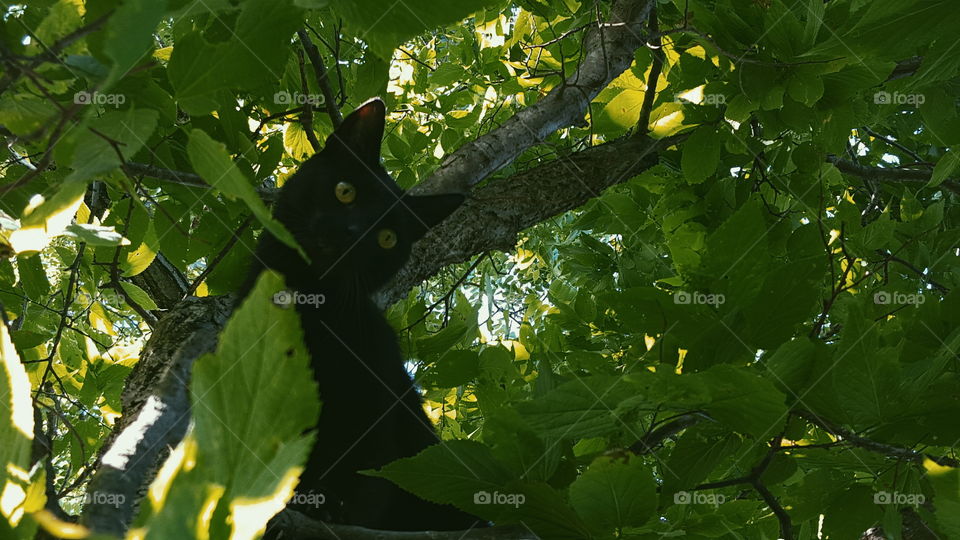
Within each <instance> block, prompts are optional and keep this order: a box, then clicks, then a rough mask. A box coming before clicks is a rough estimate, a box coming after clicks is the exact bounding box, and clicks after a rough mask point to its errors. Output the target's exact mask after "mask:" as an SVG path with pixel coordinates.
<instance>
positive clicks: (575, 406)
mask: <svg viewBox="0 0 960 540" xmlns="http://www.w3.org/2000/svg"><path fill="white" fill-rule="evenodd" d="M633 395H634V389H633V388H632V386H631V385H630V384H629V383H627V382H625V381H624V380H622V379H621V378H620V377H612V376H595V377H582V378H577V379H575V380H572V381H569V382H566V383H564V384H561V385H560V386H558V387H557V388H555V389H554V390H551V391H550V392H548V393H547V394H545V395H543V396H540V397H539V398H537V399H536V400H534V401H528V402H524V403H519V404H517V410H518V411H519V412H520V415H521V416H522V417H523V418H524V419H525V420H526V422H527V423H528V424H529V425H530V427H532V428H533V429H534V430H536V431H537V432H539V433H541V434H542V435H545V436H549V437H555V438H569V439H577V438H584V437H599V436H603V435H608V434H610V433H611V432H613V431H616V430H617V429H619V428H620V426H621V423H620V420H619V419H618V417H617V415H616V414H615V413H614V411H615V410H616V408H617V406H618V405H619V404H620V403H621V402H622V401H624V400H626V399H627V398H630V397H632V396H633Z"/></svg>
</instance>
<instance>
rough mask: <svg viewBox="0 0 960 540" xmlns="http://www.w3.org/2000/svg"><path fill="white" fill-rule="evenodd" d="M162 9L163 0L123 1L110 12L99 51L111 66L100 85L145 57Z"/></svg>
mask: <svg viewBox="0 0 960 540" xmlns="http://www.w3.org/2000/svg"><path fill="white" fill-rule="evenodd" d="M165 10H166V1H165V0H127V1H125V2H123V3H122V4H120V6H119V7H117V9H116V11H115V12H114V13H113V14H112V15H110V19H109V21H108V23H107V29H106V34H107V37H106V39H104V42H103V52H104V53H106V55H107V56H109V57H110V58H111V59H112V60H113V67H112V68H111V69H110V76H109V77H108V78H107V80H106V81H105V82H104V83H103V87H109V86H110V85H111V84H113V82H114V81H117V80H118V79H120V78H122V77H123V76H125V75H126V74H127V73H128V72H129V71H130V70H131V69H133V68H134V67H135V66H136V65H137V64H139V63H140V62H143V61H145V60H148V59H149V53H150V51H151V50H152V49H153V43H154V38H153V33H154V30H155V29H156V27H157V24H158V23H159V22H160V19H161V17H163V13H164V11H165Z"/></svg>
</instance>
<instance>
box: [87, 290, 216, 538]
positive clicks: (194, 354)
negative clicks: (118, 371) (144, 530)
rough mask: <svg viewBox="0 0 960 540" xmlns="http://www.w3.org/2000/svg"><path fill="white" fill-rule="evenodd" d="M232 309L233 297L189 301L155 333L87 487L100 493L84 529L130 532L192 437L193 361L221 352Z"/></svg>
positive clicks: (131, 377) (89, 509)
mask: <svg viewBox="0 0 960 540" xmlns="http://www.w3.org/2000/svg"><path fill="white" fill-rule="evenodd" d="M232 308H233V299H232V298H231V297H207V298H202V299H198V298H188V299H187V300H185V301H183V302H181V303H180V304H179V305H178V306H177V307H176V308H175V309H173V310H171V312H170V313H169V314H167V316H166V317H164V318H163V319H162V320H161V321H160V323H159V324H158V325H157V327H156V328H155V329H154V333H153V337H152V338H151V339H150V342H149V343H148V344H147V347H146V348H145V349H144V352H143V355H142V356H141V358H140V361H139V362H138V363H137V365H136V367H134V370H133V372H132V373H131V374H130V375H129V376H128V377H127V381H126V383H125V385H124V389H123V394H122V395H121V403H122V404H123V416H121V417H120V419H119V420H118V421H117V425H116V426H115V427H114V430H113V433H112V434H111V436H110V437H109V438H108V439H107V441H106V442H104V444H103V447H102V449H101V454H100V456H99V457H98V460H97V464H96V469H97V472H96V473H95V474H94V476H93V478H92V479H91V481H90V484H89V485H88V486H87V493H96V494H97V495H98V496H97V497H93V498H92V502H91V503H90V504H88V505H87V506H86V507H85V508H84V509H83V514H82V517H81V522H82V523H83V524H85V525H87V526H89V527H90V528H92V529H94V530H95V531H97V532H103V533H108V534H113V535H114V536H123V535H124V534H125V531H126V530H127V527H128V526H129V524H130V522H131V521H132V520H133V518H134V516H135V515H136V511H137V508H138V507H139V503H140V499H141V498H142V495H143V493H144V492H145V490H146V487H147V486H148V485H149V483H150V481H151V480H152V479H153V477H154V476H155V474H156V471H157V469H158V468H159V467H160V465H161V464H162V463H163V460H164V459H166V457H167V455H168V454H169V452H170V450H171V449H172V448H173V447H175V446H176V445H177V444H179V443H180V440H181V439H182V438H183V436H184V434H185V433H186V430H187V424H188V423H189V422H190V394H189V391H188V385H189V381H190V373H191V369H192V367H193V361H194V360H195V359H197V358H198V357H200V356H201V355H203V354H204V353H207V352H211V351H213V350H214V348H215V347H216V344H217V338H218V336H219V333H220V330H221V329H222V328H223V326H224V325H225V324H226V322H227V319H228V318H229V316H230V312H231V311H232ZM107 495H110V496H107ZM115 503H116V504H115Z"/></svg>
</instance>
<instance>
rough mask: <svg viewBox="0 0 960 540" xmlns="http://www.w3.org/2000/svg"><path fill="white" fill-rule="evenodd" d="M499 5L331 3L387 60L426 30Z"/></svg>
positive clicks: (468, 0) (482, 0) (466, 1)
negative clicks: (401, 45) (398, 47)
mask: <svg viewBox="0 0 960 540" xmlns="http://www.w3.org/2000/svg"><path fill="white" fill-rule="evenodd" d="M498 4H500V1H499V0H462V1H460V2H442V3H437V2H432V1H430V0H404V2H403V3H402V4H401V3H397V4H384V3H381V2H379V1H377V0H330V7H331V8H332V9H333V10H334V12H336V13H337V14H339V15H340V16H342V17H343V19H344V20H345V21H346V22H347V24H348V25H349V26H350V28H351V29H352V30H353V31H354V32H355V33H356V34H357V36H359V37H360V38H361V39H363V40H364V41H366V42H367V43H369V44H370V46H371V48H373V50H374V51H375V52H376V53H377V54H378V55H379V56H381V57H383V58H391V57H392V56H393V49H394V48H395V47H396V46H397V45H399V44H401V43H403V42H404V41H406V40H407V39H409V38H411V37H413V36H415V35H417V34H420V33H421V32H423V31H425V30H430V29H432V28H435V27H437V26H445V25H448V24H451V23H455V22H457V21H459V20H461V19H464V18H466V17H468V16H469V15H470V14H471V13H474V12H477V11H480V10H481V9H483V8H485V7H488V6H494V5H498Z"/></svg>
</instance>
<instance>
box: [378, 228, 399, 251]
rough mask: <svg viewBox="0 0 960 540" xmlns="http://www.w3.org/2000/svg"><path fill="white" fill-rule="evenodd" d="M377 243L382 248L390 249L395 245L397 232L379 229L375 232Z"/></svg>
mask: <svg viewBox="0 0 960 540" xmlns="http://www.w3.org/2000/svg"><path fill="white" fill-rule="evenodd" d="M377 243H378V244H380V247H382V248H383V249H390V248H392V247H393V246H395V245H397V233H395V232H393V231H392V230H390V229H380V232H379V233H377Z"/></svg>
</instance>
